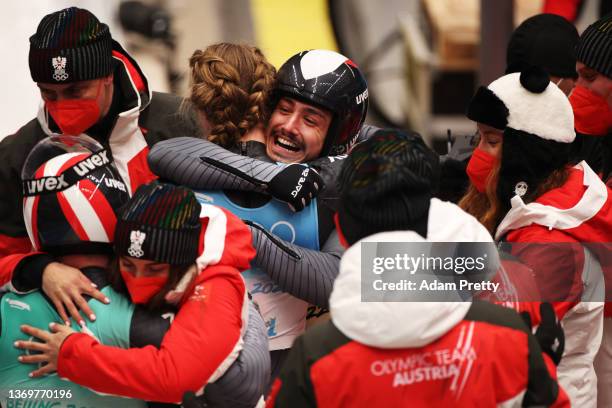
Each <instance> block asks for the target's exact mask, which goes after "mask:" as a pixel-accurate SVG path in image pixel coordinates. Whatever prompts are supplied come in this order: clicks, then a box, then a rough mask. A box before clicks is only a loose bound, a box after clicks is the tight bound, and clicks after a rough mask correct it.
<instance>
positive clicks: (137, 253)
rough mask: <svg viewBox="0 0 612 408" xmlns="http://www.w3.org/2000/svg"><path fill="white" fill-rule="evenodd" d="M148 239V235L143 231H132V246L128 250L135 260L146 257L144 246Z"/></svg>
mask: <svg viewBox="0 0 612 408" xmlns="http://www.w3.org/2000/svg"><path fill="white" fill-rule="evenodd" d="M146 237H147V234H145V233H144V232H142V231H132V232H131V233H130V243H131V244H130V247H129V248H128V250H127V252H128V254H129V255H130V256H133V257H134V258H140V257H141V256H143V255H144V251H143V250H142V244H143V242H144V240H145V238H146Z"/></svg>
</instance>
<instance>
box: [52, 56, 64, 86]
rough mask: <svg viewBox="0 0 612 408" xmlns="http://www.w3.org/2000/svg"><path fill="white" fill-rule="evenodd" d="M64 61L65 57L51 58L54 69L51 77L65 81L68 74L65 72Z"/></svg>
mask: <svg viewBox="0 0 612 408" xmlns="http://www.w3.org/2000/svg"><path fill="white" fill-rule="evenodd" d="M66 62H67V60H66V57H55V58H51V65H52V66H53V69H54V70H55V72H54V73H53V79H55V80H56V81H65V80H67V79H68V74H67V73H66Z"/></svg>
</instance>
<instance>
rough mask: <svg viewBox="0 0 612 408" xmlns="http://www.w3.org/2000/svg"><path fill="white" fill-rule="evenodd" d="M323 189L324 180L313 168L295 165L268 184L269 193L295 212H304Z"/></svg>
mask: <svg viewBox="0 0 612 408" xmlns="http://www.w3.org/2000/svg"><path fill="white" fill-rule="evenodd" d="M321 189H323V179H322V178H321V176H320V175H319V173H317V172H316V170H314V169H313V168H311V167H308V166H305V165H302V164H298V163H293V164H290V165H288V166H287V167H285V168H284V169H283V170H282V171H281V172H280V173H278V174H277V175H276V176H274V177H273V178H272V180H270V182H269V183H268V189H267V191H268V193H270V195H272V197H274V198H276V199H277V200H280V201H284V202H286V203H287V204H289V207H291V209H292V210H293V211H295V212H297V211H302V210H303V209H304V208H305V207H306V206H307V205H309V204H310V201H312V199H313V198H315V197H316V196H317V195H318V194H319V191H320V190H321Z"/></svg>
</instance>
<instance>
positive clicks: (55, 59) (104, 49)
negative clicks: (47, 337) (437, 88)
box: [29, 7, 112, 84]
mask: <svg viewBox="0 0 612 408" xmlns="http://www.w3.org/2000/svg"><path fill="white" fill-rule="evenodd" d="M29 64H30V74H31V75H32V79H33V80H34V82H43V83H52V84H55V83H60V84H61V83H69V82H77V81H88V80H92V79H97V78H102V77H105V76H107V75H110V73H111V71H112V39H111V35H110V31H109V30H108V26H107V25H106V24H103V23H101V22H100V21H99V20H98V19H97V18H96V16H94V15H93V14H92V13H91V12H89V11H87V10H85V9H80V8H77V7H70V8H67V9H64V10H60V11H56V12H55V13H51V14H49V15H46V16H45V17H43V19H42V20H41V22H40V24H39V25H38V28H37V29H36V33H35V34H34V35H33V36H31V37H30V54H29Z"/></svg>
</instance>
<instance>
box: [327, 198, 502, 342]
mask: <svg viewBox="0 0 612 408" xmlns="http://www.w3.org/2000/svg"><path fill="white" fill-rule="evenodd" d="M427 232H428V236H427V240H424V239H423V237H421V236H420V235H418V234H417V233H415V232H413V231H394V232H383V233H380V234H375V235H372V236H369V237H367V238H364V239H363V240H361V241H359V242H357V243H355V244H354V245H353V246H351V247H350V248H349V249H348V250H347V251H346V252H345V253H344V255H343V256H342V260H341V261H340V273H339V275H338V277H337V278H336V281H335V282H334V289H333V291H332V294H331V297H330V300H329V303H330V312H331V319H332V321H333V322H334V324H335V325H336V327H338V329H339V330H340V331H341V332H342V333H344V334H345V335H346V336H348V337H349V338H351V339H353V340H355V341H358V342H360V343H363V344H366V345H368V346H372V347H379V348H389V349H391V348H407V347H422V346H424V345H426V344H429V343H431V342H432V341H434V340H436V339H438V338H439V337H441V336H442V335H444V334H445V333H446V332H448V331H449V330H450V329H451V328H453V327H454V326H455V325H456V324H457V323H459V322H460V321H461V320H462V319H463V318H464V317H465V315H466V313H467V311H468V309H469V308H470V305H471V304H470V303H469V302H445V303H442V302H362V301H361V242H493V239H492V237H491V235H490V234H489V232H488V231H487V230H486V229H485V228H484V227H483V226H482V225H481V224H480V223H479V222H478V221H477V220H476V219H475V218H474V217H472V216H471V215H469V214H467V213H466V212H464V211H463V210H461V209H460V208H459V207H457V206H456V205H455V204H452V203H448V202H444V201H440V200H438V199H435V198H434V199H432V200H431V205H430V208H429V219H428V226H427Z"/></svg>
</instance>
